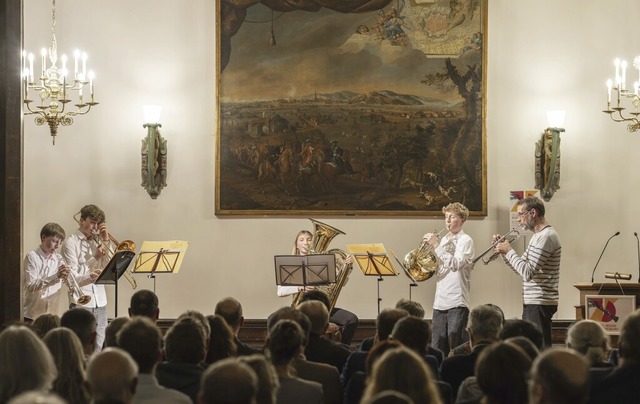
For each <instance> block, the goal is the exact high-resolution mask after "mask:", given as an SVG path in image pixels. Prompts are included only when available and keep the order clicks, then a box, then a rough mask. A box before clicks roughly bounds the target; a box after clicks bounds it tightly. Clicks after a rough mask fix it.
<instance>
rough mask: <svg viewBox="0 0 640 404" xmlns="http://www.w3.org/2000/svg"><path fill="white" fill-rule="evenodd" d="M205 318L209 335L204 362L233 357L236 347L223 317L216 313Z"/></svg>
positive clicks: (235, 353) (231, 332) (208, 362)
mask: <svg viewBox="0 0 640 404" xmlns="http://www.w3.org/2000/svg"><path fill="white" fill-rule="evenodd" d="M206 318H207V321H208V322H209V328H210V329H211V336H210V337H209V347H208V348H207V357H206V359H205V363H206V364H207V365H210V364H212V363H214V362H217V361H219V360H220V359H226V358H231V357H235V356H236V355H237V347H236V343H235V342H234V339H233V331H231V328H230V327H229V325H227V322H226V321H225V319H224V318H223V317H222V316H220V315H218V314H216V315H213V316H207V317H206Z"/></svg>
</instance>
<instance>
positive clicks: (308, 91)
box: [216, 0, 487, 216]
mask: <svg viewBox="0 0 640 404" xmlns="http://www.w3.org/2000/svg"><path fill="white" fill-rule="evenodd" d="M486 15H487V4H486V0H350V1H344V0H296V1H292V0H262V1H260V0H251V1H248V0H221V2H220V6H219V10H218V16H219V21H218V34H219V35H218V38H219V42H218V51H219V55H218V56H219V57H218V60H219V65H218V71H217V74H218V77H217V78H218V94H217V101H218V105H217V107H218V129H219V130H218V133H217V134H218V137H217V148H216V214H217V215H247V214H249V215H312V214H330V215H352V214H353V215H406V216H434V215H441V209H442V207H443V206H444V205H447V204H448V203H450V202H452V201H458V202H462V203H464V204H465V205H466V206H467V207H468V208H469V210H470V211H471V214H472V215H475V216H483V215H486V171H485V170H486V161H485V160H486V152H485V148H486V134H485V124H484V119H485V113H484V111H485V107H484V105H485V77H486V74H485V70H486V66H485V65H486V51H485V46H484V44H483V35H484V33H485V32H486Z"/></svg>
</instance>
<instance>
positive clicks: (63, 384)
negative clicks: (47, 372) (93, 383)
mask: <svg viewBox="0 0 640 404" xmlns="http://www.w3.org/2000/svg"><path fill="white" fill-rule="evenodd" d="M43 341H44V343H45V345H46V346H47V348H49V352H51V356H52V357H53V361H54V363H55V364H56V367H57V369H58V377H57V378H56V380H55V381H54V382H53V391H54V392H56V393H58V394H59V395H60V396H61V397H62V398H64V399H65V400H67V401H68V402H69V403H86V402H88V400H89V393H88V392H87V390H86V388H85V386H84V379H85V371H84V367H85V361H84V352H83V351H82V343H80V338H78V336H77V335H76V334H75V333H74V332H73V331H71V330H70V329H68V328H64V327H60V328H54V329H53V330H51V331H49V332H48V333H47V335H45V336H44V339H43Z"/></svg>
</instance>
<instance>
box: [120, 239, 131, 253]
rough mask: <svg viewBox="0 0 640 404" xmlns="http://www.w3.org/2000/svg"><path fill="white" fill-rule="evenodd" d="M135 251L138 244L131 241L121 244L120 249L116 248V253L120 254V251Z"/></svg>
mask: <svg viewBox="0 0 640 404" xmlns="http://www.w3.org/2000/svg"><path fill="white" fill-rule="evenodd" d="M135 249H136V243H134V242H133V241H131V240H124V241H122V242H121V243H120V244H118V247H117V248H116V252H118V251H135Z"/></svg>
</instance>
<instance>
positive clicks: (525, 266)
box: [505, 226, 562, 305]
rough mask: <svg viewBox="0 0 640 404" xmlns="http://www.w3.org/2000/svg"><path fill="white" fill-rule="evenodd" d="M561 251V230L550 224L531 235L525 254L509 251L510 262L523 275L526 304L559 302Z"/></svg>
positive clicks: (507, 259)
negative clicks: (559, 233)
mask: <svg viewBox="0 0 640 404" xmlns="http://www.w3.org/2000/svg"><path fill="white" fill-rule="evenodd" d="M561 251H562V247H561V246H560V238H559V237H558V233H557V232H556V231H555V230H554V229H553V227H551V226H547V227H545V228H543V229H542V230H540V231H539V232H538V233H535V234H534V235H533V237H531V241H529V245H528V246H527V249H526V250H525V252H524V254H522V257H518V255H517V254H516V252H515V251H513V250H511V251H509V252H508V253H507V254H506V256H505V259H506V262H507V264H508V265H509V266H510V267H511V269H512V270H513V271H514V272H515V273H517V274H518V275H520V276H521V277H522V280H523V288H522V297H523V300H524V304H542V305H557V304H558V298H559V295H558V281H559V279H560V255H561Z"/></svg>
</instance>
